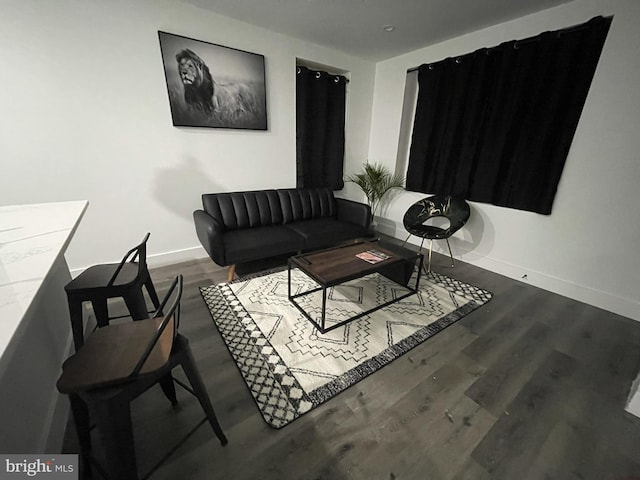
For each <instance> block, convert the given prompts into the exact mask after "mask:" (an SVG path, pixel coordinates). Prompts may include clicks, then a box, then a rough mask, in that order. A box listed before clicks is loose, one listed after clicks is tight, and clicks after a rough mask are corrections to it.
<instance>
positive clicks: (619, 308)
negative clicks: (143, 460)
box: [376, 218, 640, 321]
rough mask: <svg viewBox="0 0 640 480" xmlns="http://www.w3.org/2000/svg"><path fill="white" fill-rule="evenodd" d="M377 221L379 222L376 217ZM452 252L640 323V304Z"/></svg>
mask: <svg viewBox="0 0 640 480" xmlns="http://www.w3.org/2000/svg"><path fill="white" fill-rule="evenodd" d="M376 220H378V219H377V218H376ZM380 220H381V221H379V222H378V230H379V231H380V233H384V234H386V235H390V236H392V237H395V236H396V235H394V233H396V232H399V231H401V230H400V226H399V225H397V224H395V222H391V223H389V222H390V221H389V220H387V219H380ZM396 238H397V237H396ZM416 238H417V237H411V238H409V240H408V242H409V243H411V244H412V245H416V246H417V245H419V244H420V242H419V241H418V242H417V243H416ZM401 240H403V239H401ZM425 244H426V245H427V246H428V243H426V242H425ZM452 249H453V250H454V256H455V258H456V259H459V260H461V261H463V262H467V263H470V264H472V265H475V266H477V267H480V268H484V269H486V270H489V271H491V272H494V273H498V274H500V275H504V276H505V277H509V278H512V279H514V280H518V281H520V282H523V283H528V284H529V285H533V286H535V287H538V288H542V289H544V290H548V291H550V292H553V293H557V294H559V295H562V296H565V297H568V298H571V299H573V300H577V301H579V302H583V303H587V304H589V305H592V306H594V307H598V308H602V309H603V310H607V311H609V312H612V313H615V314H618V315H622V316H624V317H627V318H630V319H632V320H636V321H640V302H638V301H636V300H633V299H629V298H624V297H620V296H617V295H615V294H612V293H609V292H604V291H602V290H597V289H594V288H591V287H588V286H586V285H580V284H577V283H574V282H571V281H569V280H565V279H562V278H558V277H554V276H551V275H548V274H546V273H543V272H538V271H535V270H531V269H527V268H524V267H521V266H519V265H514V264H511V263H508V262H504V261H502V260H497V259H495V258H491V257H488V256H481V255H478V254H476V253H474V252H469V251H467V252H464V251H461V250H460V249H459V248H456V246H454V244H453V243H452ZM433 251H434V252H437V253H440V254H442V255H446V256H449V252H448V251H445V250H443V249H441V248H440V245H439V244H438V242H434V245H433Z"/></svg>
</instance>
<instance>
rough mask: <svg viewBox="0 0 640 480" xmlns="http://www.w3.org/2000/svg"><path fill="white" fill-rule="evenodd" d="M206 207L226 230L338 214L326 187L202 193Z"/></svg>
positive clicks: (281, 223)
mask: <svg viewBox="0 0 640 480" xmlns="http://www.w3.org/2000/svg"><path fill="white" fill-rule="evenodd" d="M202 206H203V207H204V211H205V212H207V213H208V214H209V215H211V216H212V217H213V218H214V219H216V220H217V221H218V223H220V224H221V225H222V226H224V229H225V230H239V229H242V228H253V227H261V226H268V225H283V224H285V223H291V222H297V221H300V220H309V219H313V218H321V217H334V216H335V215H336V200H335V198H334V196H333V192H332V191H331V190H329V189H327V188H310V189H303V188H288V189H281V190H256V191H249V192H232V193H208V194H204V195H202Z"/></svg>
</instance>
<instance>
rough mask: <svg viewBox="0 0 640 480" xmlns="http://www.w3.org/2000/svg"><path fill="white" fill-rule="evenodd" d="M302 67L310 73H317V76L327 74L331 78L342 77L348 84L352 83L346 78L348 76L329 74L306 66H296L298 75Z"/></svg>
mask: <svg viewBox="0 0 640 480" xmlns="http://www.w3.org/2000/svg"><path fill="white" fill-rule="evenodd" d="M300 67H303V68H306V69H307V70H309V71H310V72H315V73H316V74H318V73H326V74H327V75H328V76H329V77H342V78H344V81H345V82H346V83H349V81H350V80H349V79H348V78H347V77H346V75H340V74H339V73H329V72H325V71H324V70H315V69H313V68H309V67H305V66H304V65H297V66H296V73H300ZM317 78H320V77H317Z"/></svg>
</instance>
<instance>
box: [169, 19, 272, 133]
mask: <svg viewBox="0 0 640 480" xmlns="http://www.w3.org/2000/svg"><path fill="white" fill-rule="evenodd" d="M158 36H159V38H160V50H161V52H162V61H163V64H164V74H165V78H166V81H167V91H168V93H169V106H170V107H171V117H172V119H173V125H174V126H177V127H210V128H238V129H249V130H266V129H267V92H266V85H265V84H266V82H265V70H264V56H263V55H259V54H256V53H251V52H245V51H242V50H237V49H235V48H230V47H225V46H222V45H215V44H213V43H207V42H203V41H200V40H194V39H192V38H187V37H182V36H180V35H174V34H171V33H166V32H161V31H159V32H158Z"/></svg>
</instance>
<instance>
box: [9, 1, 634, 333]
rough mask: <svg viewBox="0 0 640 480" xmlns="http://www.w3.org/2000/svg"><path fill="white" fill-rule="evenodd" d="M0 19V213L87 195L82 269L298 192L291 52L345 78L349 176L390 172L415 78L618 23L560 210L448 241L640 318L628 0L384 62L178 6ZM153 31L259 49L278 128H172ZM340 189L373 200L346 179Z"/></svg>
mask: <svg viewBox="0 0 640 480" xmlns="http://www.w3.org/2000/svg"><path fill="white" fill-rule="evenodd" d="M2 10H3V14H2V16H1V17H0V32H2V33H1V36H2V37H1V38H2V40H3V41H2V44H1V46H0V52H1V54H0V58H2V60H3V62H2V63H3V64H4V65H5V67H6V68H5V74H4V75H3V80H2V82H3V88H2V93H0V99H1V104H2V105H3V107H4V113H5V115H4V116H3V120H2V128H1V130H0V131H1V132H2V141H1V142H0V144H1V145H2V147H1V148H2V158H3V175H2V176H1V177H0V191H1V192H2V194H1V197H0V203H1V204H2V205H19V204H28V203H41V202H58V201H66V200H88V202H89V207H88V209H87V211H86V213H85V215H84V218H83V220H82V222H81V223H80V226H79V228H78V231H77V233H76V235H75V237H74V239H73V242H72V243H71V244H70V246H69V249H68V253H67V261H68V264H69V267H70V269H71V270H72V272H74V273H77V272H80V271H82V270H83V269H84V268H86V267H88V266H90V265H93V264H97V263H104V262H111V261H117V260H119V259H120V257H121V256H122V253H123V252H125V251H127V250H128V249H129V248H130V247H131V245H133V244H135V243H136V242H137V241H138V240H139V239H140V238H141V237H142V236H143V235H144V233H145V232H147V231H149V232H152V236H151V239H150V242H149V251H148V255H149V264H150V266H152V267H154V266H164V265H171V264H175V263H178V262H181V261H186V260H192V259H196V258H203V257H206V253H205V252H204V250H203V249H202V248H201V247H200V245H199V242H198V239H197V237H196V235H195V230H194V225H193V219H192V212H193V211H194V210H195V209H197V208H200V207H201V203H200V202H201V200H200V196H201V194H203V193H213V192H223V191H228V192H232V191H243V190H253V189H265V188H286V187H291V186H293V185H294V184H295V179H296V171H295V145H296V144H295V135H296V128H295V88H296V87H295V67H296V61H297V60H298V59H299V60H304V61H308V62H314V63H316V64H320V65H327V66H331V67H333V68H336V69H338V70H340V71H344V72H349V86H348V96H347V102H348V103H347V111H348V117H347V124H346V148H345V152H346V153H345V172H347V173H350V172H354V171H358V170H359V169H360V168H361V166H362V164H363V163H364V162H365V161H367V160H368V161H371V162H381V163H383V164H384V165H386V166H387V167H388V168H389V169H391V170H394V169H395V167H396V162H397V159H398V156H399V151H401V149H402V148H403V146H402V145H400V138H401V137H402V135H401V124H402V116H403V99H404V92H405V83H406V72H407V70H408V69H410V68H414V67H416V66H418V65H420V64H423V63H427V62H431V61H437V60H440V59H443V58H446V57H448V56H453V55H457V54H462V53H467V52H470V51H474V50H475V49H477V48H480V47H484V46H487V47H488V46H493V45H497V44H499V43H501V42H503V41H507V40H512V39H518V38H525V37H529V36H533V35H537V34H539V33H540V32H543V31H546V30H555V29H561V28H564V27H567V26H571V25H575V24H578V23H582V22H585V21H587V20H589V19H590V18H592V17H594V16H597V15H603V16H609V15H613V17H614V19H613V23H612V25H611V29H610V31H609V34H608V37H607V40H606V43H605V46H604V49H603V52H602V55H601V58H600V62H599V64H598V67H597V70H596V73H595V76H594V78H593V82H592V85H591V89H590V92H589V95H588V97H587V101H586V104H585V106H584V110H583V112H582V116H581V120H580V123H579V125H578V129H577V131H576V134H575V137H574V140H573V144H572V148H571V151H570V154H569V156H568V159H567V162H566V165H565V168H564V172H563V175H562V179H561V183H560V186H559V189H558V194H557V196H556V199H555V202H554V209H553V213H552V215H550V216H544V215H538V214H533V213H527V212H523V211H517V210H511V209H506V208H500V207H495V206H492V205H488V204H479V203H474V204H473V205H472V217H471V219H470V221H469V223H468V225H467V227H466V228H465V229H464V230H463V231H462V232H461V233H460V235H459V236H458V237H457V238H456V239H454V242H452V246H453V248H454V251H455V254H456V257H457V258H459V259H461V260H462V261H463V262H466V263H470V264H473V265H475V266H477V267H481V268H483V269H486V270H489V271H491V272H494V273H498V274H502V275H505V276H507V277H510V278H512V279H516V280H518V281H521V282H524V283H527V284H529V285H532V286H536V287H540V288H543V289H545V290H549V291H551V292H555V293H558V294H560V295H564V296H567V297H569V298H572V299H575V300H579V301H581V302H585V303H588V304H590V305H593V306H595V307H599V308H602V309H604V310H607V311H609V312H613V313H616V314H619V315H622V316H624V317H628V318H632V319H634V320H640V309H638V304H639V302H640V294H638V291H637V285H638V283H639V281H640V273H639V272H640V255H639V254H637V253H636V252H635V249H634V247H635V246H636V245H637V244H638V241H640V238H639V237H640V233H639V232H640V225H639V222H640V221H639V220H638V219H637V215H635V214H634V211H633V209H631V208H630V206H632V205H633V204H634V202H635V200H638V201H640V191H639V189H638V188H637V186H636V183H637V179H638V178H639V176H640V172H639V171H638V170H639V167H638V161H637V152H638V151H640V137H639V136H638V134H637V130H638V126H639V125H640V108H638V105H639V103H640V97H639V95H640V94H639V93H638V92H637V88H636V85H638V84H639V83H640V60H639V59H638V55H637V48H638V47H639V46H640V34H639V33H638V32H637V25H638V24H639V23H640V6H639V5H638V3H637V2H636V1H634V0H613V1H611V0H575V1H572V2H567V3H563V4H561V5H558V6H556V7H553V8H549V9H547V10H543V11H540V12H537V13H532V14H530V15H527V16H525V17H522V18H518V19H514V20H510V21H506V22H504V23H499V24H496V25H493V26H487V28H483V29H480V30H478V31H475V32H471V33H468V34H465V35H462V36H457V37H455V38H451V39H449V40H446V41H442V42H441V43H437V44H435V45H431V46H425V47H424V48H421V49H418V50H414V51H408V52H404V53H403V54H402V55H399V56H396V57H393V58H389V59H384V60H381V61H377V62H376V61H373V60H367V59H363V58H359V57H356V56H353V55H349V54H347V53H344V52H342V51H339V50H336V49H330V48H327V47H324V46H321V45H317V44H312V43H309V42H306V41H303V40H299V39H296V38H293V37H289V36H286V35H283V34H281V33H278V32H276V31H271V30H267V29H263V28H260V27H256V26H253V25H249V24H247V23H242V22H239V21H237V20H234V19H231V18H229V17H224V16H221V15H219V14H216V13H213V12H211V11H208V10H204V9H201V8H197V7H195V6H192V5H190V4H187V3H182V2H179V1H172V0H159V1H156V0H142V1H136V2H128V1H124V0H118V1H115V0H114V1H92V2H82V1H78V0H62V1H58V2H23V1H18V0H8V1H4V2H3V9H2ZM158 30H162V31H166V32H171V33H175V34H179V35H184V36H187V37H190V38H195V39H199V40H203V41H207V42H211V43H215V44H220V45H225V46H229V47H232V48H236V49H240V50H246V51H250V52H255V53H259V54H261V55H264V56H265V62H266V88H267V108H268V130H267V131H245V130H224V129H199V128H176V127H174V126H172V123H171V114H170V111H169V104H168V99H167V89H166V83H165V79H164V72H163V65H162V58H161V55H160V49H159V44H158V34H157V32H158ZM405 148H406V147H405ZM337 195H338V196H343V197H346V198H351V199H354V200H360V201H361V200H363V197H362V196H361V193H360V192H359V191H358V189H357V188H356V187H355V186H353V185H350V184H347V185H346V186H345V189H344V190H343V191H342V192H338V193H337ZM423 196H424V195H423V194H419V193H416V192H405V191H403V192H400V193H398V194H396V195H394V196H393V197H392V199H391V202H390V203H389V204H388V205H386V206H385V208H384V209H383V210H382V213H381V219H380V222H379V223H380V225H381V228H382V229H383V233H388V234H391V235H394V236H397V238H400V239H403V237H404V231H403V230H402V216H403V214H404V212H405V211H406V210H407V208H408V207H409V206H410V205H411V204H412V203H414V202H415V201H416V200H418V199H420V198H422V197H423ZM413 241H415V240H413ZM443 251H444V250H443Z"/></svg>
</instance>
